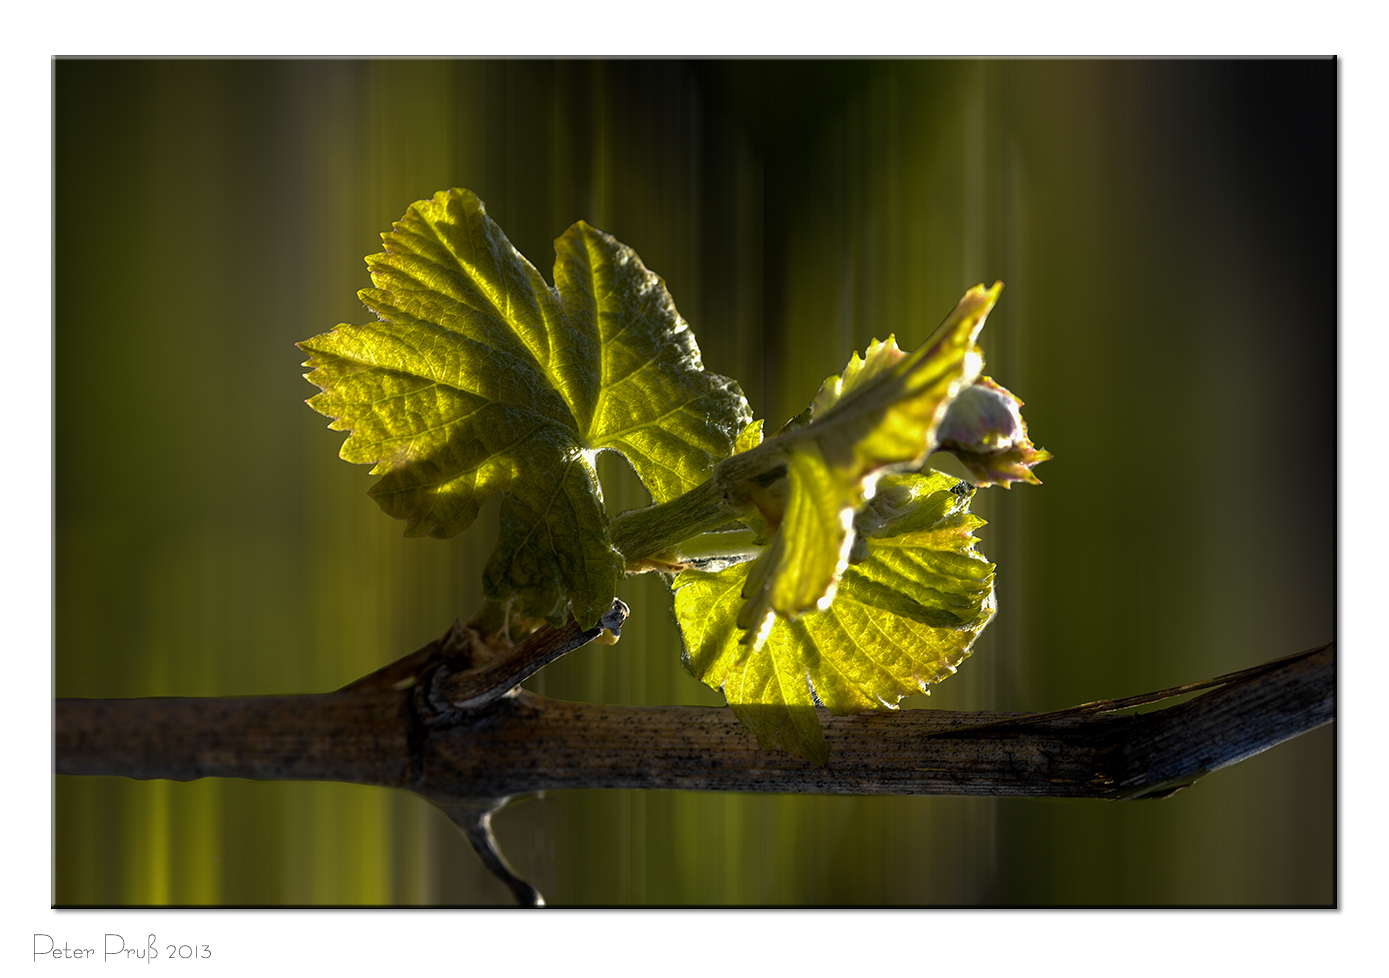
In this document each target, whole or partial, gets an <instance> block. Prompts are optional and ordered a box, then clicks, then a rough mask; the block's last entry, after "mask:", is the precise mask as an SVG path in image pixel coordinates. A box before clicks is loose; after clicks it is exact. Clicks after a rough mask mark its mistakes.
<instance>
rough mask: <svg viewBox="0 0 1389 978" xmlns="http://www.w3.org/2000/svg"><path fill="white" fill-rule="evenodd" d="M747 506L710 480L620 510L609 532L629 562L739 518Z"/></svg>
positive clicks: (640, 559)
mask: <svg viewBox="0 0 1389 978" xmlns="http://www.w3.org/2000/svg"><path fill="white" fill-rule="evenodd" d="M747 505H748V504H747V503H746V501H745V500H744V499H743V498H742V496H741V495H740V494H736V493H732V492H729V491H725V490H724V489H722V488H721V487H720V486H719V485H718V483H717V481H716V480H713V479H710V480H709V481H708V482H705V483H704V484H702V485H700V486H698V487H696V488H694V489H691V490H690V491H689V492H687V493H685V494H684V495H682V496H676V497H675V498H674V499H672V500H670V501H669V502H666V503H661V504H659V505H656V506H648V507H647V508H646V509H637V510H632V511H630V512H627V513H622V514H621V515H619V516H617V517H616V518H615V519H614V520H613V521H612V526H611V527H610V530H609V533H610V535H611V537H612V542H613V546H614V547H616V548H617V550H618V552H619V553H621V554H622V556H623V557H625V558H626V559H627V563H628V564H629V565H631V564H635V563H639V562H640V561H642V560H644V559H646V558H648V557H654V556H656V555H658V554H663V553H665V552H666V551H669V550H671V549H672V548H673V547H675V546H676V545H678V544H680V543H681V542H682V541H685V540H689V539H690V538H692V537H696V536H698V535H699V534H701V533H707V532H709V531H710V530H714V529H717V528H718V527H720V526H723V525H724V524H726V523H728V522H729V521H730V520H736V519H738V517H739V515H740V514H742V513H744V512H745V511H746V509H747Z"/></svg>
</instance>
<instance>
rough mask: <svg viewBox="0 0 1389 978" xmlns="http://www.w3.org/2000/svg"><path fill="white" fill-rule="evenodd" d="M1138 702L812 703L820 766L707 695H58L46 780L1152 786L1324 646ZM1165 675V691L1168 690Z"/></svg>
mask: <svg viewBox="0 0 1389 978" xmlns="http://www.w3.org/2000/svg"><path fill="white" fill-rule="evenodd" d="M1214 683H1219V685H1218V688H1215V689H1212V690H1211V691H1209V692H1206V693H1204V694H1203V695H1201V696H1199V697H1197V698H1196V699H1193V700H1191V701H1189V702H1186V703H1182V704H1180V705H1177V706H1172V707H1168V708H1166V709H1161V710H1157V711H1154V712H1152V713H1148V714H1146V715H1143V716H1131V715H1114V714H1113V713H1103V712H1099V710H1101V709H1111V710H1112V709H1113V708H1114V706H1115V704H1118V705H1121V706H1132V705H1134V704H1135V703H1137V702H1141V701H1147V700H1150V699H1153V698H1154V697H1159V698H1160V697H1161V696H1163V695H1165V694H1166V695H1171V694H1172V693H1173V692H1174V691H1165V694H1154V697H1144V698H1134V699H1132V700H1126V701H1113V702H1109V703H1102V704H1091V705H1087V706H1082V707H1076V708H1074V709H1072V710H1068V711H1061V712H1059V713H1051V714H996V713H954V712H949V711H942V710H908V711H904V712H902V713H900V714H893V715H862V716H852V717H832V716H830V715H829V714H828V713H826V712H824V711H821V719H822V721H823V723H824V726H825V736H826V740H827V741H828V743H829V757H830V759H829V763H828V764H826V765H825V766H824V767H816V766H814V765H811V764H809V763H807V762H806V761H803V760H801V759H799V758H797V757H793V756H791V755H788V754H783V753H780V752H776V751H765V750H761V749H760V748H758V746H757V742H756V740H755V739H754V738H753V737H752V735H751V734H749V733H748V732H747V731H746V730H744V729H743V728H742V727H741V726H740V725H739V724H738V721H737V720H736V719H735V718H734V717H733V715H732V713H731V712H730V711H728V710H727V709H722V708H717V709H716V708H703V707H676V706H667V707H629V706H599V705H592V704H585V703H567V702H560V701H556V700H551V699H546V698H545V697H541V696H536V695H534V694H531V693H526V692H522V693H520V694H519V695H515V696H507V697H504V698H503V699H501V700H499V701H496V702H494V703H492V704H491V705H489V706H487V707H486V708H485V709H482V710H480V711H476V712H473V713H463V714H459V715H457V716H449V715H440V714H439V713H437V712H432V711H430V710H427V709H425V710H422V709H421V706H420V702H421V696H420V689H421V687H422V686H423V685H426V684H423V683H421V684H417V685H416V686H415V687H412V688H408V689H404V690H389V689H387V690H380V689H371V690H354V689H351V688H349V689H347V690H343V691H339V692H336V693H326V694H319V695H311V696H275V697H251V698H240V699H177V698H161V699H141V700H58V701H57V703H56V710H55V728H56V742H55V755H56V768H57V773H59V774H89V775H91V774H104V775H120V776H124V777H132V778H168V779H171V780H178V781H186V780H192V779H194V778H202V777H241V778H257V779H281V780H284V779H288V780H326V781H350V782H355V783H359V784H373V785H383V786H388V787H397V788H407V789H410V790H413V791H416V792H418V793H420V794H422V795H424V796H425V797H428V798H430V799H431V800H433V801H435V802H437V803H440V804H444V805H447V804H449V803H450V802H451V801H454V800H461V799H467V798H479V797H481V798H500V797H503V796H506V795H512V794H518V793H521V792H527V791H538V790H549V789H559V788H683V789H694V790H705V791H776V792H821V793H832V794H955V795H1021V796H1051V797H1076V798H1086V797H1088V798H1119V797H1144V796H1158V795H1161V794H1165V793H1169V792H1170V791H1171V790H1174V788H1175V787H1179V786H1181V785H1182V784H1185V783H1189V782H1190V781H1191V780H1194V779H1195V778H1197V777H1199V776H1200V775H1202V774H1204V773H1207V772H1209V771H1213V770H1216V769H1217V768H1220V767H1224V766H1226V765H1228V764H1233V763H1235V762H1237V761H1239V760H1242V759H1243V758H1245V757H1248V756H1250V755H1252V754H1255V753H1258V752H1259V751H1262V750H1265V749H1267V748H1268V747H1271V746H1273V745H1274V744H1277V743H1280V742H1282V741H1283V740H1287V739H1288V738H1290V737H1294V736H1296V735H1297V734H1300V733H1303V732H1305V731H1307V730H1311V729H1313V728H1315V727H1318V726H1321V725H1322V724H1325V723H1329V722H1331V721H1332V720H1333V719H1334V715H1335V647H1334V645H1327V646H1325V647H1323V648H1321V649H1316V650H1313V651H1311V652H1308V653H1303V654H1301V655H1298V656H1293V657H1290V658H1288V659H1284V660H1278V661H1276V662H1272V663H1268V664H1266V665H1265V666H1261V667H1258V668H1256V669H1252V670H1246V671H1245V672H1244V673H1239V674H1235V675H1233V676H1230V677H1222V679H1221V680H1213V681H1211V682H1210V683H1206V684H1197V685H1198V686H1199V685H1211V684H1214ZM1190 688H1191V687H1182V688H1180V689H1179V690H1177V691H1175V692H1186V691H1188V690H1189V689H1190Z"/></svg>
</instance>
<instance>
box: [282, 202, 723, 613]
mask: <svg viewBox="0 0 1389 978" xmlns="http://www.w3.org/2000/svg"><path fill="white" fill-rule="evenodd" d="M382 239H383V241H384V242H385V251H384V253H382V254H379V255H373V256H371V257H370V258H368V259H367V264H368V266H369V267H370V269H371V277H372V282H373V284H374V286H375V288H371V289H365V290H363V291H362V292H360V293H359V295H360V297H361V299H362V301H363V303H365V304H366V306H367V308H368V309H370V310H371V311H372V312H373V313H375V314H376V316H377V318H378V321H377V322H373V323H368V324H364V325H341V326H339V327H337V329H335V330H333V331H331V332H328V333H324V334H322V335H320V336H316V337H314V338H313V339H310V340H306V341H305V342H303V343H301V344H300V346H301V348H302V349H304V350H305V351H306V352H307V353H309V354H310V358H309V360H308V361H307V362H306V363H305V366H308V367H311V368H312V370H311V372H310V373H309V374H307V375H306V376H307V377H308V379H309V380H310V381H312V382H313V383H314V384H316V385H318V386H319V387H320V388H321V389H322V393H320V394H318V395H316V396H314V397H313V398H311V399H310V400H309V404H310V405H311V406H312V407H313V408H314V409H315V410H317V411H319V412H320V413H322V414H325V415H327V416H328V417H330V418H332V419H333V423H332V424H331V425H330V426H329V427H331V428H333V429H334V430H338V431H347V432H349V435H348V438H347V439H346V441H345V442H344V444H343V446H342V451H341V455H342V457H343V458H344V459H346V460H347V461H349V462H360V463H368V464H373V465H374V468H373V469H372V474H373V475H379V476H381V479H380V481H379V482H377V484H376V485H375V486H373V487H372V489H371V495H372V496H373V497H374V498H375V499H376V501H377V502H378V503H379V504H380V506H381V508H382V509H383V510H385V511H386V512H387V513H388V514H390V515H391V516H394V517H396V518H398V519H402V520H405V521H406V524H407V526H406V533H407V535H411V536H422V535H425V534H428V535H430V536H435V537H441V538H442V537H451V536H453V535H455V534H457V533H459V532H460V531H462V530H463V529H465V528H466V527H468V526H469V525H470V524H471V523H472V522H473V520H474V519H475V518H476V517H477V514H478V511H479V509H480V508H481V507H482V505H483V504H484V503H485V502H486V501H487V500H488V498H490V497H491V496H492V494H493V493H496V492H502V493H504V494H505V497H504V501H503V504H502V511H501V537H500V539H499V541H498V543H497V547H496V550H495V551H494V552H493V554H492V557H491V559H490V560H489V562H488V565H487V568H486V570H485V572H484V584H485V587H486V590H487V593H488V595H489V596H490V597H494V598H498V599H503V600H504V599H507V598H513V597H514V598H517V599H518V602H519V607H520V609H521V610H522V611H523V612H525V613H527V614H534V615H543V616H544V617H546V618H549V619H550V620H552V621H559V620H562V619H563V617H564V615H565V612H566V606H567V605H568V604H570V603H571V602H572V606H573V611H574V615H575V617H576V618H577V619H578V620H579V622H580V624H582V625H584V626H585V627H590V626H592V624H593V623H594V622H596V621H597V620H598V618H599V616H601V615H602V614H603V613H604V612H605V611H607V610H608V608H609V606H610V604H611V601H612V598H613V594H614V592H615V590H616V582H617V578H618V576H619V574H620V573H621V572H622V567H623V560H622V557H621V555H619V554H618V553H617V551H616V550H614V549H613V547H612V545H611V541H610V540H609V536H608V518H607V514H606V512H605V510H604V507H603V502H602V493H601V490H600V488H599V485H598V481H597V477H596V475H595V472H594V468H593V462H592V458H593V455H594V453H595V452H597V451H600V450H613V451H618V452H621V453H622V454H624V455H625V456H626V457H627V459H628V461H630V462H631V464H632V466H633V468H634V469H635V470H636V473H637V475H638V476H639V477H640V478H641V479H642V481H643V483H644V484H645V485H646V486H647V488H648V489H649V490H650V491H651V493H652V496H653V497H654V499H655V500H656V501H657V502H662V501H665V500H667V499H669V498H671V497H673V496H676V495H679V494H680V493H682V492H684V491H686V490H688V489H690V488H693V487H694V486H696V485H698V484H699V483H701V482H703V481H704V480H705V479H706V478H708V476H709V473H710V471H711V470H712V468H713V465H714V464H715V463H716V462H717V461H718V460H719V459H721V458H724V457H726V456H727V455H728V454H730V452H732V450H733V446H734V441H735V438H736V437H737V435H738V434H739V432H740V431H741V430H742V429H743V427H744V426H745V425H746V423H747V422H748V420H749V419H750V412H749V411H748V409H747V404H746V401H745V400H744V399H743V395H742V392H741V391H740V390H739V389H738V386H737V385H736V384H735V383H734V382H733V381H731V380H728V379H727V378H724V377H719V376H717V375H714V374H710V373H708V372H707V371H705V370H704V368H703V364H702V363H701V361H700V356H699V348H698V346H697V345H696V344H695V341H694V337H693V335H692V334H691V332H690V330H689V329H688V327H687V326H686V324H685V322H684V320H683V319H681V318H680V315H679V313H678V312H676V310H675V306H674V303H673V302H672V301H671V298H670V296H669V294H668V293H667V292H666V289H665V286H664V283H662V281H661V280H660V278H658V277H657V276H656V275H655V274H653V273H651V272H650V271H648V270H647V269H646V268H645V266H644V265H642V263H641V261H640V260H639V259H638V258H637V256H636V254H635V252H633V251H632V250H631V249H630V248H627V247H626V246H625V245H622V244H620V243H619V242H618V241H617V240H616V239H614V238H613V237H612V236H610V235H608V234H605V233H603V232H602V231H599V230H596V229H595V228H592V227H590V226H589V225H587V224H585V223H583V222H579V223H577V224H575V225H574V226H573V227H571V228H570V229H569V230H568V231H566V232H565V233H564V235H563V236H561V237H560V238H559V240H558V241H557V242H556V254H557V260H556V264H555V282H556V284H555V286H553V287H552V286H550V285H548V284H547V283H546V282H545V280H544V278H543V277H542V276H541V274H540V273H539V272H538V271H536V269H535V268H534V267H533V266H532V265H531V264H530V263H529V262H528V261H526V259H525V258H523V257H522V256H521V255H520V253H519V252H517V251H516V249H515V248H513V247H512V245H511V243H510V242H509V241H508V240H507V238H506V236H505V235H504V234H503V233H502V231H501V229H500V228H499V227H497V225H496V224H495V223H493V221H492V220H491V219H490V218H489V217H488V216H487V214H486V211H485V209H484V207H483V204H482V202H481V201H480V200H478V198H477V197H476V196H474V195H473V194H472V193H470V192H469V191H466V190H449V191H442V192H440V193H438V194H436V195H435V196H434V197H433V199H432V200H426V201H418V202H416V203H415V204H413V205H412V206H411V207H410V209H409V211H408V212H407V213H406V215H405V217H404V218H402V219H401V220H400V221H399V222H397V223H396V224H395V226H394V230H393V231H391V232H389V233H387V234H383V235H382Z"/></svg>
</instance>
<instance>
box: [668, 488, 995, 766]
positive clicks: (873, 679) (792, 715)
mask: <svg viewBox="0 0 1389 978" xmlns="http://www.w3.org/2000/svg"><path fill="white" fill-rule="evenodd" d="M973 494H974V490H973V489H971V488H969V487H968V486H966V485H965V484H964V483H962V482H960V481H959V480H957V479H954V478H952V477H950V476H947V475H944V474H942V473H939V472H926V473H922V474H916V473H911V474H905V475H895V476H888V477H885V478H884V479H882V480H881V481H880V483H879V485H878V492H877V494H876V495H875V496H874V498H873V499H872V500H871V501H870V502H869V503H868V504H867V505H866V506H865V507H864V508H863V510H862V511H861V512H860V513H859V514H858V515H857V517H856V518H855V519H854V525H853V535H854V537H855V538H856V540H857V541H858V542H857V543H856V544H855V546H854V547H853V551H854V552H853V553H852V554H851V560H852V561H853V562H852V563H850V564H849V565H848V567H847V568H846V569H845V570H844V572H843V575H842V577H841V578H840V580H839V582H838V593H837V595H836V597H835V599H834V601H833V603H832V604H830V605H829V606H827V607H826V608H824V609H823V610H819V611H812V612H810V613H808V614H805V615H802V616H800V617H799V618H796V619H794V620H793V619H791V618H787V617H777V618H775V619H774V620H773V621H772V623H771V625H770V626H769V627H768V628H767V630H766V633H765V636H764V640H763V642H762V644H761V645H760V647H757V648H753V647H752V646H750V645H749V644H748V643H746V642H743V641H742V640H741V638H742V636H741V631H740V628H739V627H738V624H737V619H738V610H739V608H740V606H741V605H742V604H743V593H744V589H745V587H746V586H747V583H748V580H749V576H750V574H752V573H756V565H755V564H750V563H743V564H737V565H735V566H732V567H729V568H727V569H725V570H722V571H719V572H717V573H706V572H703V571H697V570H691V571H685V572H683V573H681V574H680V575H679V576H678V577H677V578H676V579H675V583H674V588H675V612H676V616H677V618H678V619H679V621H680V627H681V630H682V631H683V633H684V636H685V648H686V653H685V654H686V663H685V664H686V668H688V669H689V670H690V672H691V673H692V674H693V675H694V676H695V678H696V679H699V680H700V681H702V682H704V683H705V684H706V685H708V686H711V687H713V688H714V689H722V690H723V693H724V696H725V698H726V699H727V700H728V705H729V706H730V707H731V708H732V710H733V712H734V713H735V714H736V715H737V716H738V718H739V720H741V721H742V723H743V724H744V726H746V727H748V728H749V729H750V730H752V731H753V733H755V734H756V735H757V739H758V743H760V744H761V745H762V747H764V748H766V749H781V750H786V751H791V752H794V753H797V754H800V755H801V756H802V757H804V758H806V759H807V760H809V761H811V762H813V763H815V764H824V763H825V762H826V760H827V758H828V749H827V745H826V743H825V738H824V734H823V732H822V731H821V729H820V721H819V717H818V716H817V715H816V712H815V707H816V705H823V706H825V707H827V708H828V709H829V710H830V712H831V713H834V714H836V715H841V716H842V715H845V714H850V713H862V712H867V711H886V710H894V709H896V708H897V703H898V702H899V701H900V700H901V698H902V697H903V696H906V695H908V694H911V693H919V692H925V691H926V686H927V685H928V684H930V683H934V682H939V681H940V680H941V679H944V678H945V677H946V676H947V675H950V674H951V673H953V672H954V671H955V668H956V667H957V666H958V665H959V663H960V661H961V660H962V659H964V658H965V656H967V655H969V652H970V648H971V646H972V644H973V642H974V639H975V638H976V637H977V636H978V635H979V633H980V631H982V630H983V628H984V626H985V625H986V624H988V622H989V620H990V619H991V618H992V617H993V614H994V607H995V603H994V594H993V572H994V567H993V564H991V563H989V562H988V561H987V560H985V559H984V558H983V557H981V556H980V555H979V554H977V553H975V551H974V544H975V543H976V542H977V540H976V538H975V537H974V535H973V531H974V530H975V529H976V528H977V527H979V526H981V525H983V523H984V521H983V520H982V519H980V518H979V517H977V516H974V515H971V514H970V512H969V501H970V498H971V497H972V496H973Z"/></svg>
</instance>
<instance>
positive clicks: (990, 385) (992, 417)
mask: <svg viewBox="0 0 1389 978" xmlns="http://www.w3.org/2000/svg"><path fill="white" fill-rule="evenodd" d="M1020 407H1022V401H1021V400H1020V399H1019V398H1018V396H1017V395H1016V394H1014V393H1012V392H1011V391H1009V390H1007V389H1006V388H1004V387H1000V386H999V385H998V384H995V383H994V382H993V381H992V380H990V379H989V378H988V377H980V378H979V379H978V380H977V381H976V382H975V383H974V384H972V385H971V386H969V387H966V388H965V389H964V390H963V391H961V392H960V394H959V396H958V397H956V398H955V400H954V402H952V403H951V405H950V408H949V410H948V411H946V414H945V418H944V420H942V421H941V423H940V427H939V428H938V429H937V430H936V441H937V447H938V448H939V450H940V451H943V452H950V453H951V454H953V455H954V456H955V457H956V458H958V459H959V460H960V461H961V462H962V463H963V464H964V466H965V468H966V469H968V470H969V474H970V481H972V482H973V483H974V484H975V485H976V486H991V485H997V486H1002V487H1003V488H1005V489H1007V488H1009V487H1010V486H1011V485H1012V484H1013V483H1014V482H1030V483H1032V484H1034V485H1037V484H1040V483H1041V481H1042V480H1041V479H1039V478H1037V476H1036V475H1034V474H1033V472H1032V466H1034V465H1036V464H1037V463H1038V462H1045V461H1046V460H1047V459H1049V458H1051V453H1050V452H1048V451H1045V450H1043V449H1039V448H1037V447H1036V446H1034V445H1033V444H1032V441H1031V439H1029V438H1028V437H1027V422H1025V421H1023V419H1022V412H1021V411H1019V410H1018V409H1019V408H1020Z"/></svg>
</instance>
